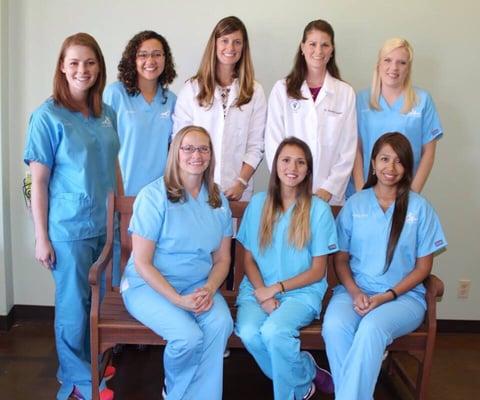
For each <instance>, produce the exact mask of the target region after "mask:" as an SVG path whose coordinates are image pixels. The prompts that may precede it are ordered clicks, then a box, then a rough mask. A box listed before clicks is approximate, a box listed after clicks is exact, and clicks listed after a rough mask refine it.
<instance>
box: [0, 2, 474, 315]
mask: <svg viewBox="0 0 480 400" xmlns="http://www.w3.org/2000/svg"><path fill="white" fill-rule="evenodd" d="M0 1H2V4H3V3H4V2H7V3H8V5H9V10H8V15H9V18H10V26H9V28H8V33H9V35H10V39H9V43H10V48H11V53H10V57H9V59H8V67H9V83H10V86H9V87H10V89H9V90H8V91H6V90H5V86H1V88H2V97H1V104H2V106H5V104H6V105H7V106H8V111H9V115H10V121H9V131H8V132H7V133H5V132H4V133H3V134H2V149H1V150H2V152H1V159H2V161H4V160H9V164H8V165H7V166H6V168H5V167H4V166H3V164H2V169H1V173H2V181H1V182H2V187H1V189H2V190H3V192H2V195H3V198H5V197H6V193H5V191H8V188H9V187H10V189H11V190H10V191H9V192H8V193H9V195H10V198H9V201H10V204H9V214H8V213H7V214H3V217H4V218H5V217H8V215H9V216H10V223H11V238H12V241H11V243H12V244H11V246H12V247H11V251H12V254H13V260H14V264H13V280H11V279H10V281H8V282H6V283H5V285H4V286H5V287H6V288H7V289H8V288H9V287H10V288H11V287H13V289H14V294H15V296H14V302H15V304H39V305H44V304H52V300H53V285H52V282H51V278H50V276H49V273H48V272H46V271H44V270H43V269H42V268H41V267H39V266H38V265H37V264H36V263H35V261H34V254H33V228H32V223H31V220H30V218H29V215H28V213H27V211H26V210H25V206H24V204H23V200H22V197H21V191H20V183H21V179H22V178H23V176H24V171H25V167H24V166H23V164H22V152H23V146H24V134H25V129H26V126H27V121H28V116H29V114H30V112H31V111H32V110H33V109H35V107H37V106H38V105H39V104H40V103H41V102H42V101H43V100H44V99H45V98H46V97H48V96H49V95H50V93H51V81H52V75H53V70H54V65H55V61H56V57H57V53H58V50H59V47H60V44H61V42H62V40H63V39H64V38H65V37H66V36H67V35H70V34H72V33H75V32H78V31H85V32H89V33H91V34H93V35H94V36H95V37H96V38H97V40H98V41H99V43H100V45H101V47H102V49H103V50H104V54H105V57H106V61H107V66H108V76H109V78H110V79H109V81H112V80H114V79H115V76H116V65H117V63H118V60H119V57H120V54H121V51H122V50H123V47H124V46H125V44H126V42H127V41H128V40H129V38H130V37H131V36H132V35H133V34H135V33H137V32H138V31H140V30H143V29H153V30H157V31H158V32H160V33H162V34H163V35H165V36H166V38H167V39H168V41H169V43H170V45H171V47H172V50H173V54H174V57H175V61H176V64H177V71H178V74H179V77H178V78H177V80H176V81H175V82H174V85H173V86H172V88H173V90H174V91H178V89H179V88H180V87H181V86H182V84H183V82H184V81H185V79H187V78H188V77H189V76H190V75H191V74H193V73H194V72H195V70H196V68H197V66H198V63H199V60H200V57H201V54H202V51H203V47H204V45H205V43H206V40H207V38H208V35H209V33H210V31H211V29H212V28H213V26H214V24H215V23H216V22H217V21H218V20H219V19H220V18H222V17H224V16H227V15H237V16H239V17H240V18H241V19H242V20H243V21H244V22H245V24H246V25H247V28H248V31H249V35H250V40H251V44H252V51H253V59H254V63H255V68H256V72H257V79H258V80H259V81H260V82H261V83H262V84H263V86H264V88H265V90H266V92H267V93H268V92H269V91H270V89H271V87H272V85H273V83H274V82H275V80H277V79H279V78H281V77H283V76H285V75H286V73H287V72H288V70H289V69H290V67H291V61H292V58H293V55H294V52H295V49H296V46H297V45H298V42H299V40H300V37H301V33H302V30H303V27H304V26H305V24H306V23H307V22H309V21H310V20H312V19H316V18H324V19H327V20H328V21H330V22H331V23H332V25H333V27H334V28H335V33H336V42H337V55H338V63H339V66H340V69H341V72H342V75H343V78H344V79H345V80H346V81H348V82H350V83H351V84H352V86H354V88H355V89H361V88H364V87H366V86H368V85H369V82H370V78H371V71H372V67H373V65H374V62H375V60H376V53H377V51H378V48H379V47H380V46H381V44H382V42H383V41H384V40H385V39H386V38H388V37H392V36H404V37H406V38H408V39H409V40H410V41H411V43H412V44H413V46H414V48H415V51H416V58H415V61H414V82H415V83H416V84H417V85H418V86H421V87H424V88H426V89H428V90H429V91H430V92H431V94H432V95H433V98H434V99H435V101H436V104H437V107H438V111H439V113H440V116H441V119H442V122H443V126H444V130H445V137H444V138H443V139H442V140H441V141H440V143H439V146H438V153H437V160H436V164H435V167H434V170H433V173H432V175H431V177H430V179H429V182H428V184H427V187H426V189H425V191H424V194H425V195H426V196H427V197H428V198H429V199H430V201H431V202H432V203H433V204H434V205H435V207H436V209H437V211H438V212H439V214H440V216H441V219H442V222H443V225H444V228H445V231H446V234H447V238H448V241H449V249H448V251H447V252H446V253H444V254H442V255H441V256H440V257H437V259H436V262H435V273H437V274H438V275H439V276H440V277H441V278H442V279H443V280H444V282H445V284H446V294H445V296H444V298H443V301H442V302H441V303H440V304H439V317H440V318H445V319H468V320H480V311H479V307H478V304H479V303H480V272H479V271H478V268H476V266H477V263H478V260H479V258H480V251H479V248H480V245H477V243H476V241H477V239H478V238H479V237H480V229H479V226H480V200H479V199H480V185H479V183H480V182H479V178H478V175H477V171H478V170H480V157H477V156H476V152H478V150H479V149H480V135H478V132H477V130H476V129H475V121H476V118H477V115H478V113H479V108H478V101H477V98H476V97H477V95H478V93H479V92H480V84H479V83H480V79H479V73H478V69H479V68H478V66H479V64H480V52H479V46H478V38H479V37H480V28H479V24H478V21H477V18H478V15H480V6H479V5H478V3H477V2H476V1H474V0H472V1H470V0H459V1H456V2H453V3H452V2H450V1H446V0H423V1H421V2H419V1H416V0H404V1H403V2H398V1H392V0H370V1H367V2H365V1H363V2H362V1H354V0H338V1H335V2H333V1H323V0H305V1H297V2H293V1H285V0H266V1H263V2H262V1H258V0H255V1H252V0H245V1H243V2H240V1H224V2H222V3H220V2H217V1H212V0H203V1H196V2H194V1H191V2H190V1H178V2H173V1H171V0H170V1H165V0H155V1H146V0H137V1H136V2H132V1H130V0H128V1H127V0H105V1H98V0H84V1H82V2H78V1H70V0H68V1H67V0H64V1H60V0H49V1H38V0H15V1H13V0H0ZM0 27H1V25H0ZM2 33H3V32H2ZM1 49H3V46H2V47H1ZM2 56H3V50H2ZM2 71H4V69H3V68H2ZM2 81H3V80H2ZM0 115H1V116H3V115H4V113H2V114H0ZM2 123H3V119H2ZM5 135H7V137H8V140H3V138H4V136H5ZM257 177H258V179H257V184H256V188H257V189H261V188H263V187H265V183H266V171H265V167H264V166H263V165H262V166H261V168H260V170H259V171H258V172H257ZM7 200H8V197H7ZM0 201H2V197H0ZM7 203H8V202H7ZM2 204H3V205H5V204H6V203H5V202H3V203H2ZM0 205H1V204H0ZM0 210H1V207H0ZM1 217H2V214H1V213H0V218H1ZM7 222H8V221H7ZM7 225H8V224H7ZM4 231H5V228H4ZM5 242H7V244H8V245H10V244H9V242H8V240H5V238H4V240H3V243H5ZM0 262H1V261H0ZM2 270H3V271H4V270H5V268H4V267H2V265H0V314H4V310H5V309H7V310H8V308H9V306H10V303H8V302H7V301H6V300H5V295H2V290H5V288H3V289H2V287H1V286H2V282H1V277H2ZM3 274H4V275H5V273H3ZM461 278H468V279H471V280H472V287H471V293H470V298H469V299H467V300H458V299H457V298H456V287H457V284H458V280H459V279H461ZM7 303H8V304H7Z"/></svg>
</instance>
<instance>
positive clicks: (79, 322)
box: [52, 235, 105, 400]
mask: <svg viewBox="0 0 480 400" xmlns="http://www.w3.org/2000/svg"><path fill="white" fill-rule="evenodd" d="M104 244H105V235H102V236H98V237H94V238H90V239H83V240H72V241H62V242H59V241H58V242H57V241H54V242H52V246H53V249H54V250H55V257H56V263H55V268H54V269H53V270H52V275H53V279H54V281H55V344H56V347H57V354H58V361H59V364H60V365H59V368H58V372H57V379H58V381H59V382H61V386H60V390H59V391H58V393H57V400H66V399H68V397H69V395H70V394H71V393H72V390H73V386H76V387H77V388H78V389H79V391H80V393H81V394H82V395H83V396H84V398H85V399H87V400H88V399H91V398H92V375H91V374H92V372H91V368H90V300H91V298H90V286H89V284H88V272H89V271H90V267H91V266H92V264H93V263H94V262H95V261H96V260H97V258H98V256H99V255H100V253H101V251H102V249H103V246H104ZM104 387H105V384H104V383H102V388H104Z"/></svg>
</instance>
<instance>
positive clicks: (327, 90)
mask: <svg viewBox="0 0 480 400" xmlns="http://www.w3.org/2000/svg"><path fill="white" fill-rule="evenodd" d="M334 79H335V78H334V77H333V76H332V75H330V73H329V72H328V71H327V72H326V74H325V79H324V80H323V85H322V89H321V90H320V93H318V96H317V99H316V100H315V104H318V103H320V102H321V101H322V100H323V99H324V98H325V96H326V95H328V94H332V93H334V92H335V90H334V86H335V80H334ZM301 91H302V96H303V97H306V98H307V99H310V98H311V97H312V93H311V92H310V89H309V88H308V85H307V81H306V80H305V81H303V84H302V87H301Z"/></svg>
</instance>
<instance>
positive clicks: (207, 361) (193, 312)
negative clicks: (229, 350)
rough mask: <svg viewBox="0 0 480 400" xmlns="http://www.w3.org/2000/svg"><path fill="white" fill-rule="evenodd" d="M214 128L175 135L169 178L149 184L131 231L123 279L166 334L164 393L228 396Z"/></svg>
mask: <svg viewBox="0 0 480 400" xmlns="http://www.w3.org/2000/svg"><path fill="white" fill-rule="evenodd" d="M214 168H215V158H214V154H213V151H212V143H211V141H210V137H209V135H208V133H207V131H206V130H205V129H203V128H200V127H196V126H187V127H185V128H183V129H181V130H180V131H179V132H178V133H177V135H176V136H175V138H174V140H173V142H172V145H171V147H170V152H169V155H168V159H167V167H166V170H165V176H164V177H163V178H160V179H157V180H156V181H154V182H152V183H151V184H149V185H147V186H146V187H145V188H143V189H142V190H141V191H140V193H139V194H138V196H137V199H136V200H135V204H134V210H133V216H132V220H131V222H130V227H129V231H130V233H131V234H132V246H133V251H132V255H131V257H130V260H129V261H128V264H127V267H126V269H125V273H124V275H123V278H122V283H121V290H122V296H123V300H124V302H125V306H126V308H127V310H128V311H129V312H130V313H131V314H132V315H133V316H134V317H135V318H136V319H138V320H139V321H140V322H142V323H143V324H144V325H146V326H148V327H149V328H150V329H152V330H153V331H154V332H155V333H157V334H158V335H160V336H162V337H163V338H164V339H165V340H167V342H168V343H167V346H166V348H165V353H164V370H165V386H166V387H165V388H164V393H163V395H164V398H167V399H169V400H171V399H193V398H195V399H199V400H202V399H205V400H212V399H213V400H220V399H221V398H222V379H223V352H224V350H225V346H226V342H227V339H228V337H229V336H230V334H231V332H232V328H233V322H232V318H231V316H230V311H229V309H228V306H227V304H226V302H225V300H224V299H223V297H222V296H221V295H220V293H219V292H218V291H217V290H218V288H219V287H220V285H221V284H222V282H223V281H224V280H225V277H226V276H227V273H228V268H229V265H230V241H231V236H232V223H231V219H232V218H231V213H230V209H229V206H228V202H227V200H226V198H225V196H224V195H223V194H221V193H220V191H219V189H218V186H217V185H216V184H215V183H214V181H213V171H214Z"/></svg>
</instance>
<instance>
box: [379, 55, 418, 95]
mask: <svg viewBox="0 0 480 400" xmlns="http://www.w3.org/2000/svg"><path fill="white" fill-rule="evenodd" d="M409 59H410V55H409V53H408V51H407V50H406V49H405V48H403V47H398V48H396V49H395V50H392V51H391V52H389V53H387V54H386V55H385V56H384V57H382V59H381V60H380V62H379V64H378V72H379V75H380V79H381V81H382V86H385V87H389V88H395V89H402V88H403V87H404V85H405V79H406V77H407V75H408V72H409V71H410V60H409Z"/></svg>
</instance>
